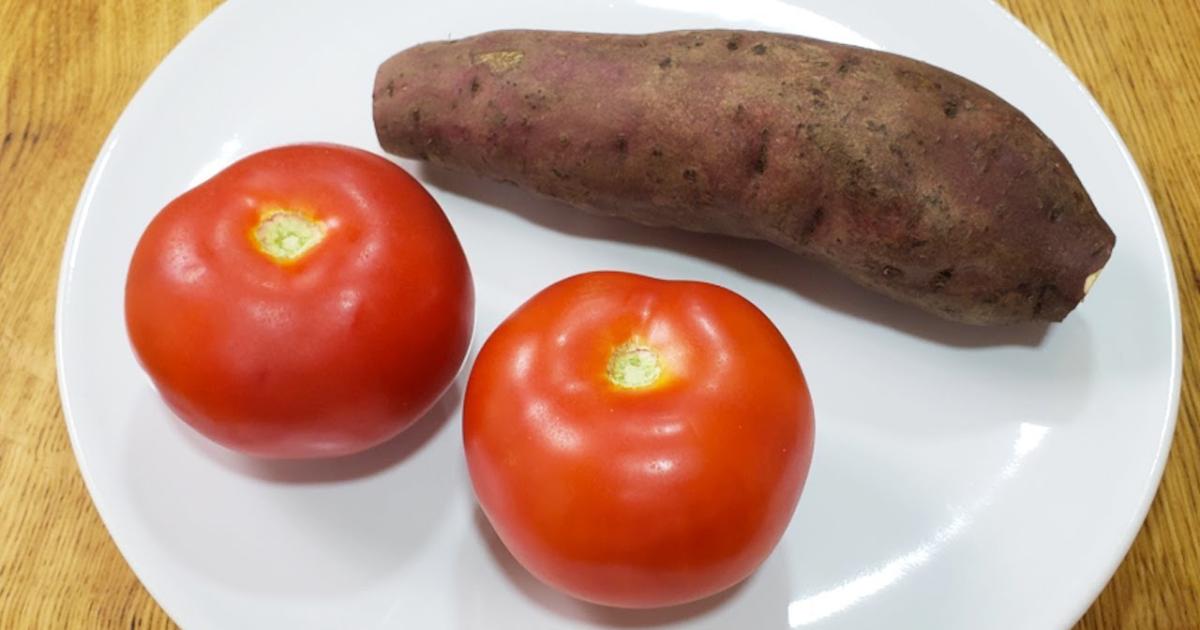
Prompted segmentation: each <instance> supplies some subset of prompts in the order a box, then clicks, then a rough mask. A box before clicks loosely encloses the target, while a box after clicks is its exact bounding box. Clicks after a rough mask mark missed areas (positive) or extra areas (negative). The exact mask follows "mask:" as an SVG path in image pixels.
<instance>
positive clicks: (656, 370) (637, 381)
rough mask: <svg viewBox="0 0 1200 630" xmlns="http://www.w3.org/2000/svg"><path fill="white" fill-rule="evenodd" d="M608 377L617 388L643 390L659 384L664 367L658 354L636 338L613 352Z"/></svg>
mask: <svg viewBox="0 0 1200 630" xmlns="http://www.w3.org/2000/svg"><path fill="white" fill-rule="evenodd" d="M607 375H608V380H609V382H610V383H612V384H613V385H616V386H617V387H622V388H625V389H641V388H644V387H650V386H651V385H654V384H655V383H657V382H658V379H659V378H660V377H661V376H662V366H661V365H660V364H659V359H658V353H657V352H655V351H654V349H653V348H651V347H650V346H648V345H646V344H645V343H642V342H641V341H639V340H637V339H636V338H635V339H630V340H629V341H626V342H625V343H623V344H621V345H619V346H617V347H616V349H614V350H613V353H612V356H610V357H609V359H608V371H607Z"/></svg>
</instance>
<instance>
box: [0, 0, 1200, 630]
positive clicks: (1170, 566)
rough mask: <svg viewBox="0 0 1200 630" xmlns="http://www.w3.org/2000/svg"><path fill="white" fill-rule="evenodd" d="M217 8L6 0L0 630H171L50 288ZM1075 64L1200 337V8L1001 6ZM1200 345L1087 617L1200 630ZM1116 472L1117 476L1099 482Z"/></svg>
mask: <svg viewBox="0 0 1200 630" xmlns="http://www.w3.org/2000/svg"><path fill="white" fill-rule="evenodd" d="M216 4H217V3H216V2H215V1H214V0H187V1H182V0H181V1H177V2H154V1H151V0H137V1H126V2H115V1H111V0H110V1H108V2H82V3H75V2H25V1H22V0H0V25H3V27H0V28H2V29H3V36H2V37H0V85H3V91H4V94H3V97H2V99H3V100H2V103H3V104H2V105H0V136H2V140H0V143H2V144H0V627H2V628H10V627H11V628H67V627H72V628H74V627H89V628H160V627H167V626H170V620H169V619H168V618H167V616H166V615H165V614H164V613H163V612H162V610H161V609H160V608H159V607H158V606H157V605H156V604H155V603H154V601H153V600H152V599H151V598H150V596H149V595H147V593H146V591H145V589H143V588H142V586H141V585H140V584H139V583H138V581H137V579H136V578H135V577H134V575H133V573H132V572H130V570H129V568H128V566H126V564H125V562H124V560H123V559H122V558H121V556H120V554H119V553H118V552H117V549H116V547H115V546H114V545H113V543H112V540H111V539H110V538H109V536H108V533H107V532H106V531H105V529H104V526H103V525H102V524H101V522H100V519H99V518H98V517H97V515H96V511H95V509H94V508H93V507H92V503H91V500H90V499H89V498H88V494H87V491H86V490H85V489H84V486H83V482H82V479H81V478H80V475H79V469H78V468H77V466H76V464H75V459H74V457H73V455H72V453H71V448H70V445H69V444H68V441H67V432H66V427H65V424H64V422H63V417H62V410H61V409H60V407H59V400H58V390H57V387H56V385H55V371H54V343H53V326H54V324H53V322H54V296H55V283H56V280H57V276H58V264H59V258H60V256H61V254H62V248H63V242H64V238H65V236H66V232H67V225H68V222H69V221H70V218H71V212H72V209H73V208H74V207H75V203H76V201H77V198H78V195H79V192H80V189H81V187H82V186H83V181H84V178H85V177H86V176H87V173H88V171H89V169H90V168H91V165H92V161H93V160H94V159H95V158H96V154H97V152H98V150H99V148H100V145H101V143H102V142H103V141H104V138H105V136H106V135H107V134H108V131H109V129H110V128H111V127H112V125H113V123H114V122H115V121H116V118H117V116H118V115H119V114H120V113H121V110H122V109H123V108H124V107H125V105H126V104H127V103H128V102H129V99H130V98H131V97H132V96H133V94H134V92H135V91H136V90H137V88H138V86H139V85H141V83H142V81H143V80H145V78H146V76H147V75H148V74H149V73H150V71H151V70H152V69H153V68H154V67H155V65H157V64H158V62H159V61H160V60H161V59H162V58H163V56H164V55H166V53H167V51H169V50H170V49H171V47H172V46H174V45H175V43H176V42H178V41H179V39H180V38H182V37H183V36H184V35H185V34H186V33H187V32H188V30H189V29H191V28H192V26H194V25H195V24H196V23H197V22H199V21H200V20H201V19H202V18H204V16H205V15H207V14H208V12H209V11H211V10H212V9H213V7H214V6H215V5H216ZM1002 4H1004V5H1005V6H1006V7H1008V8H1009V9H1010V10H1011V11H1012V12H1013V13H1015V14H1016V15H1017V16H1018V17H1019V18H1020V19H1021V20H1022V21H1024V22H1025V23H1026V24H1027V25H1029V27H1030V28H1032V29H1033V31H1034V32H1035V33H1037V34H1038V36H1040V37H1041V38H1042V39H1043V40H1044V41H1046V42H1047V43H1048V44H1049V45H1050V47H1051V48H1053V49H1054V50H1055V51H1057V52H1058V54H1059V55H1060V56H1061V57H1062V58H1063V59H1064V60H1065V61H1066V63H1067V65H1069V66H1070V67H1071V68H1072V69H1073V70H1074V71H1075V73H1076V74H1077V75H1078V76H1079V77H1080V78H1081V79H1082V80H1083V82H1084V83H1085V84H1086V85H1087V87H1088V88H1090V89H1091V91H1092V93H1093V94H1095V95H1096V98H1097V99H1098V100H1099V101H1100V104H1101V105H1102V106H1103V107H1104V110H1105V111H1106V112H1107V113H1108V115H1109V116H1110V117H1111V118H1112V120H1113V122H1114V123H1115V124H1116V126H1117V129H1118V130H1119V131H1120V133H1121V135H1122V136H1124V138H1125V140H1126V142H1127V143H1128V144H1129V147H1130V149H1131V150H1132V152H1133V155H1134V157H1135V158H1136V160H1137V163H1138V165H1139V166H1140V167H1141V169H1142V173H1143V174H1144V175H1145V177H1146V180H1147V183H1148V184H1149V186H1150V190H1151V192H1152V193H1153V195H1154V200H1155V201H1156V202H1157V204H1158V210H1159V213H1160V214H1161V216H1162V220H1163V225H1164V227H1165V229H1166V232H1167V237H1168V240H1169V241H1170V243H1171V249H1172V251H1173V252H1174V258H1175V265H1176V269H1177V272H1178V274H1179V286H1180V289H1181V295H1180V299H1181V303H1182V305H1183V324H1184V338H1185V348H1186V347H1187V345H1188V343H1187V342H1188V341H1190V340H1194V339H1195V338H1196V337H1195V334H1196V333H1197V332H1200V320H1198V319H1197V315H1198V314H1200V274H1198V266H1200V46H1198V45H1197V42H1200V12H1198V11H1197V10H1196V4H1195V0H1159V1H1158V2H1118V1H1110V2H1094V1H1092V0H1059V1H1056V2H1047V1H1045V0H1003V2H1002ZM1197 368H1200V355H1197V354H1194V353H1193V354H1189V355H1187V356H1186V360H1185V367H1184V386H1183V402H1182V408H1181V410H1180V417H1179V427H1178V429H1177V431H1176V434H1175V443H1174V447H1173V448H1172V449H1171V455H1170V460H1169V461H1168V463H1167V468H1166V473H1165V476H1164V477H1163V481H1162V486H1161V488H1160V489H1159V492H1158V497H1157V499H1156V500H1155V502H1154V505H1153V507H1152V509H1151V510H1150V514H1149V517H1148V518H1147V519H1146V523H1145V526H1144V527H1143V529H1142V531H1141V533H1140V535H1139V536H1138V538H1137V541H1136V542H1135V543H1134V545H1133V548H1132V550H1131V551H1130V553H1129V555H1128V556H1127V557H1126V558H1125V561H1124V563H1123V564H1122V565H1121V567H1120V569H1119V570H1118V571H1117V574H1116V575H1115V576H1114V577H1113V579H1112V582H1110V583H1109V585H1108V587H1107V588H1106V589H1105V591H1104V593H1103V594H1102V595H1101V596H1100V598H1099V599H1098V600H1097V601H1096V603H1095V604H1094V605H1093V606H1092V608H1091V610H1089V611H1088V613H1087V614H1086V615H1085V616H1084V618H1083V619H1082V620H1081V621H1080V623H1079V626H1078V627H1079V628H1088V629H1095V628H1200V524H1197V523H1196V522H1195V521H1196V518H1197V516H1198V515H1200V510H1197V506H1198V505H1200V434H1198V433H1197V431H1198V429H1200V409H1198V408H1197V404H1198V403H1200V399H1198V398H1197V396H1198V395H1200V382H1198V381H1197V378H1198V373H1197ZM1097 482H1098V483H1101V482H1102V481H1101V480H1098V481H1097Z"/></svg>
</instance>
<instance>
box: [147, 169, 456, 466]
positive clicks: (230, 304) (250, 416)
mask: <svg viewBox="0 0 1200 630" xmlns="http://www.w3.org/2000/svg"><path fill="white" fill-rule="evenodd" d="M125 321H126V325H127V327H128V331H129V338H130V341H131V342H132V344H133V349H134V351H135V352H136V354H137V358H138V360H139V361H140V362H141V364H142V366H143V367H144V368H145V370H146V372H148V373H149V375H150V378H151V379H153V381H154V383H155V385H156V386H157V387H158V390H159V392H160V393H161V394H162V396H163V398H164V399H165V400H166V402H167V403H168V405H170V407H171V408H172V409H173V410H174V411H175V412H176V413H177V414H178V415H179V417H181V418H182V419H183V420H185V421H186V422H187V423H188V424H190V425H191V426H192V427H194V428H195V429H196V430H198V431H200V432H201V433H203V434H204V435H206V436H208V437H209V438H211V439H213V440H215V441H217V442H219V443H221V444H223V445H225V446H227V447H229V448H232V449H236V450H239V451H243V452H246V453H250V454H254V455H261V456H267V457H282V458H304V457H322V456H335V455H344V454H348V453H353V452H356V451H360V450H363V449H365V448H368V447H370V446H372V445H374V444H378V443H380V442H382V441H384V440H387V439H388V438H390V437H392V436H394V435H396V434H397V433H399V432H400V431H402V430H403V429H404V428H406V427H407V426H409V425H410V424H411V423H413V422H414V421H415V420H417V419H418V418H419V417H421V415H423V414H424V413H425V412H426V411H427V410H428V409H429V408H430V407H431V406H432V405H433V404H434V402H436V400H437V398H438V397H439V396H440V395H441V394H442V392H443V391H445V389H446V388H447V386H448V385H449V384H450V382H451V381H452V380H453V379H454V376H455V374H456V373H457V371H458V369H459V367H460V366H461V364H462V361H463V357H464V356H465V354H466V351H467V346H468V344H469V343H470V336H471V329H472V326H473V325H474V289H473V287H472V284H471V272H470V269H469V268H468V267H467V260H466V257H465V256H464V255H463V250H462V247H461V246H460V245H459V242H458V239H457V237H456V236H455V234H454V231H453V229H452V228H451V226H450V223H449V221H447V220H446V217H445V215H444V214H442V211H441V208H440V207H439V206H438V204H437V202H436V201H434V200H433V198H432V197H430V196H429V193H428V192H426V191H425V189H424V188H422V186H421V185H420V184H419V183H417V181H416V180H414V179H413V178H412V177H410V176H409V175H408V174H407V173H405V172H404V171H403V170H402V169H400V167H398V166H396V165H394V164H392V163H391V162H388V161H387V160H385V159H383V158H381V157H378V156H376V155H372V154H370V153H367V152H365V151H360V150H357V149H351V148H349V147H341V146H334V145H296V146H288V147H282V148H277V149H271V150H268V151H263V152H261V153H257V154H254V155H251V156H249V157H247V158H245V159H243V160H241V161H239V162H237V163H236V164H234V165H232V166H230V167H229V168H228V169H226V170H224V171H222V172H221V173H219V174H217V175H216V176H215V177H213V178H212V179H210V180H208V181H206V182H204V183H203V184H201V185H199V186H197V187H196V188H194V189H192V190H190V191H188V192H186V193H184V194H183V195H182V196H180V197H179V198H178V199H175V200H174V201H172V202H171V203H170V204H168V205H167V206H166V207H165V208H163V210H162V211H161V212H160V213H159V214H158V216H156V217H155V218H154V220H153V221H152V222H151V223H150V226H149V227H148V228H147V229H146V232H145V233H144V234H143V235H142V238H141V240H140V241H139V242H138V245H137V249H136V250H135V251H134V254H133V260H132V262H131V263H130V266H129V275H128V277H127V281H126V286H125Z"/></svg>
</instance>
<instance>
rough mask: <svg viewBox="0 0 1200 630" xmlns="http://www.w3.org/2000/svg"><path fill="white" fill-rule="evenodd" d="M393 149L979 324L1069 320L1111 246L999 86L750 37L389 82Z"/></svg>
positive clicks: (492, 38)
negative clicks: (814, 266) (724, 241)
mask: <svg viewBox="0 0 1200 630" xmlns="http://www.w3.org/2000/svg"><path fill="white" fill-rule="evenodd" d="M373 101H374V120H375V127H376V132H377V134H378V136H379V140H380V143H381V144H382V146H383V148H384V149H385V150H387V151H389V152H391V153H394V154H397V155H400V156H404V157H409V158H421V159H425V160H429V161H430V162H432V163H434V164H437V165H441V166H444V167H446V168H450V169H453V170H456V171H463V172H468V173H473V174H476V175H479V176H483V177H489V178H492V179H497V180H502V181H508V182H513V183H515V184H516V185H518V186H520V187H522V188H525V189H528V190H531V191H534V192H537V193H540V194H542V195H547V196H549V197H553V198H556V199H561V200H563V201H565V202H567V203H568V204H570V205H573V206H575V207H577V208H581V209H584V210H587V211H590V212H595V213H600V214H604V215H609V216H616V217H622V218H625V219H629V220H632V221H636V222H638V223H643V224H647V225H655V226H671V227H676V228H682V229H687V230H695V231H701V232H714V233H721V234H728V235H732V236H738V237H745V238H755V239H761V240H764V241H769V242H771V243H774V244H776V245H778V246H780V247H783V248H785V249H788V250H791V251H793V252H795V253H798V254H801V255H804V256H808V257H811V258H815V259H817V260H820V261H823V262H824V263H826V264H828V265H830V266H832V267H834V268H835V269H837V270H839V271H841V272H842V273H844V274H845V275H847V276H849V277H850V278H851V279H853V280H854V281H856V282H858V283H859V284H861V285H863V286H866V287H869V288H871V289H874V290H877V291H879V292H881V293H884V294H887V295H889V296H891V297H893V298H895V299H897V300H900V301H903V302H907V303H910V304H914V305H916V306H919V307H921V308H924V309H926V310H928V311H930V312H933V313H936V314H938V315H940V316H942V317H945V318H947V319H952V320H957V321H962V322H969V323H974V324H1005V323H1014V322H1022V321H1034V320H1045V321H1060V320H1062V318H1063V317H1065V316H1066V315H1067V313H1069V312H1070V311H1071V310H1072V309H1073V308H1075V306H1076V305H1077V304H1078V303H1079V301H1080V300H1081V299H1083V296H1084V294H1085V293H1086V292H1087V290H1088V289H1089V288H1090V287H1091V283H1092V281H1094V279H1095V278H1096V276H1097V274H1098V273H1099V271H1100V269H1101V268H1102V267H1103V266H1104V264H1105V263H1106V262H1107V260H1108V258H1109V255H1110V253H1111V251H1112V248H1113V244H1114V241H1115V237H1114V235H1113V233H1112V230H1110V229H1109V227H1108V225H1107V224H1106V223H1105V222H1104V220H1103V219H1102V218H1101V217H1100V215H1099V213H1097V211H1096V208H1095V206H1094V205H1093V204H1092V201H1091V199H1090V198H1089V197H1088V195H1087V192H1086V191H1085V190H1084V188H1083V185H1082V184H1081V183H1080V181H1079V179H1078V178H1077V177H1076V175H1075V173H1074V171H1073V170H1072V168H1071V166H1070V164H1068V163H1067V160H1066V158H1065V157H1063V155H1062V153H1061V152H1060V151H1059V150H1058V149H1057V148H1056V147H1055V145H1054V144H1053V143H1052V142H1051V141H1050V140H1049V139H1048V138H1047V137H1046V136H1045V135H1044V134H1043V133H1042V132H1041V131H1040V130H1039V129H1038V128H1037V127H1036V126H1035V125H1034V124H1033V123H1032V122H1031V121H1030V120H1029V119H1028V118H1026V117H1025V116H1024V115H1023V114H1022V113H1021V112H1020V111H1018V110H1017V109H1016V108H1014V107H1013V106H1011V105H1009V104H1008V103H1006V102H1005V101H1003V100H1002V99H1000V98H999V97H998V96H996V95H995V94H993V93H991V92H989V91H988V90H986V89H984V88H982V87H980V86H978V85H976V84H974V83H972V82H970V81H968V80H966V79H964V78H962V77H959V76H957V75H955V74H952V73H950V72H947V71H945V70H941V69H938V68H935V67H933V66H930V65H928V64H925V63H921V62H918V61H915V60H912V59H908V58H905V57H900V56H897V55H892V54H887V53H881V52H876V51H870V50H865V49H861V48H856V47H852V46H844V45H838V44H832V43H828V42H822V41H817V40H813V39H808V38H804V37H798V36H791V35H781V34H772V33H761V32H746V31H727V30H709V31H679V32H668V33H658V34H651V35H604V34H588V33H567V32H554V31H497V32H490V33H484V34H481V35H477V36H474V37H469V38H466V39H461V40H456V41H446V42H431V43H426V44H421V45H419V46H415V47H413V48H409V49H407V50H405V51H403V52H400V53H399V54H397V55H395V56H394V57H392V58H391V59H388V60H387V61H386V62H385V63H383V64H382V66H380V68H379V71H378V74H377V76H376V82H375V89H374V94H373Z"/></svg>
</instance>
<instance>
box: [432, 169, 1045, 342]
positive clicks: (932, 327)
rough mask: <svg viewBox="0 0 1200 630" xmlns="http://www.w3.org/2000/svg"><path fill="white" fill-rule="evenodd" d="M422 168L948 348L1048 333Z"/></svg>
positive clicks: (571, 228) (438, 183)
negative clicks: (933, 309)
mask: <svg viewBox="0 0 1200 630" xmlns="http://www.w3.org/2000/svg"><path fill="white" fill-rule="evenodd" d="M419 169H420V170H419V171H418V174H419V176H420V177H421V179H422V180H423V181H424V182H426V183H428V184H429V185H430V186H433V187H435V188H439V189H441V190H444V191H446V192H450V193H453V194H456V195H460V196H463V197H467V198H469V199H473V200H475V201H478V202H480V203H482V204H485V205H488V206H493V207H496V208H502V209H504V210H506V211H508V212H512V213H513V214H516V215H517V216H520V217H521V218H523V219H525V220H527V221H529V222H531V223H535V224H537V225H539V226H541V227H545V228H548V229H551V230H555V231H557V232H561V233H563V234H568V235H571V236H575V237H581V238H590V239H606V240H613V241H620V242H625V243H629V244H632V245H637V246H641V247H654V248H659V249H666V250H673V251H676V252H679V253H682V254H686V255H689V256H693V257H696V258H701V259H704V260H708V261H710V262H713V263H716V264H719V265H723V266H725V267H728V268H730V269H732V270H734V271H737V272H739V273H741V274H744V275H746V276H749V277H751V278H755V279H757V280H761V281H764V282H769V283H771V284H774V285H777V286H780V287H783V288H785V289H788V290H790V291H792V292H794V293H796V294H797V295H798V296H800V297H801V298H803V299H806V300H809V301H812V302H814V303H816V304H819V305H821V306H822V307H824V308H827V309H830V310H834V311H838V312H841V313H845V314H847V315H850V316H853V317H856V318H859V319H862V320H865V321H870V322H873V323H875V324H878V325H882V326H887V327H890V328H893V329H895V330H899V331H901V332H904V333H906V334H909V335H912V336H915V337H920V338H922V339H926V340H929V341H932V342H935V343H939V344H943V345H946V346H954V347H964V348H970V347H984V346H1006V345H1007V346H1028V347H1034V346H1038V345H1040V344H1041V342H1042V339H1043V338H1044V337H1045V335H1046V332H1047V330H1048V328H1049V325H1048V324H1046V323H1044V322H1034V323H1028V324H1017V325H1013V326H1000V327H980V326H972V325H968V324H960V323H956V322H950V321H944V320H942V319H939V318H937V317H936V316H934V315H931V314H928V313H926V312H924V311H921V310H920V309H917V308H916V307H913V306H909V305H907V304H901V303H899V302H895V301H893V300H891V299H890V298H886V297H884V296H882V295H878V294H875V293H872V292H870V291H868V290H866V289H864V288H862V287H859V286H858V285H856V284H854V283H853V282H851V281H850V280H848V279H846V278H844V277H842V276H841V275H839V274H837V273H836V272H834V271H832V270H830V269H828V268H826V267H824V266H822V265H820V264H818V263H815V262H813V261H810V260H805V259H804V258H802V257H800V256H797V255H795V254H792V253H790V252H787V251H785V250H783V249H782V248H779V247H775V246H770V245H765V244H764V243H762V242H760V241H752V240H746V239H738V238H733V237H727V236H719V235H714V234H702V233H696V232H688V231H685V230H678V229H669V228H653V227H647V226H642V225H637V224H635V223H631V222H629V221H624V220H621V219H614V218H609V217H602V216H597V215H592V214H589V213H587V212H583V211H581V210H577V209H575V208H572V207H570V206H568V205H567V204H565V203H562V202H559V201H555V200H553V199H548V198H545V197H541V196H538V195H535V194H532V193H528V192H525V191H523V190H521V189H519V188H517V187H516V186H513V185H511V184H505V183H500V182H496V181H492V180H488V179H484V178H480V177H475V176H472V175H466V174H462V173H457V172H454V171H450V170H447V169H443V168H438V167H435V166H431V165H429V164H427V163H424V162H422V163H421V164H420V166H419Z"/></svg>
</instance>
